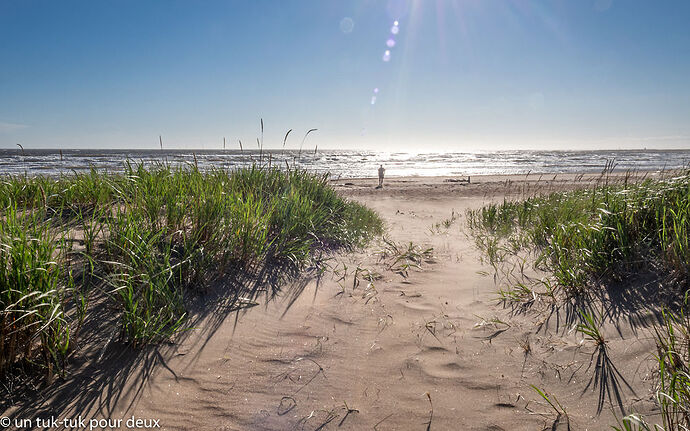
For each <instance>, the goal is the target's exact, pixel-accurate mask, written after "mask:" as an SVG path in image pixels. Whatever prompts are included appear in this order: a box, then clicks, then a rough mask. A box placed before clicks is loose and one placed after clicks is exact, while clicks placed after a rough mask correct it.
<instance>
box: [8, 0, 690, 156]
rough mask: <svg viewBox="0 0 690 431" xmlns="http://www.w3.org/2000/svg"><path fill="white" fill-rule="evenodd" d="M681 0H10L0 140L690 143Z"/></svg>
mask: <svg viewBox="0 0 690 431" xmlns="http://www.w3.org/2000/svg"><path fill="white" fill-rule="evenodd" d="M689 22H690V1H687V0H664V1H658V2H656V1H649V0H351V1H349V0H275V1H270V0H247V1H239V0H237V1H214V0H206V1H191V0H188V1H178V0H165V1H163V0H161V1H147V0H113V1H105V0H102V1H101V0H83V1H80V0H65V1H54V0H45V1H35V0H0V147H4V148H17V147H16V145H17V144H18V143H19V144H22V145H23V146H24V148H27V149H28V148H61V149H67V148H89V149H96V148H104V149H105V148H132V149H144V148H158V146H159V135H160V136H162V140H163V145H164V147H165V148H187V149H217V148H222V146H223V138H224V137H225V138H226V142H227V148H228V149H235V148H237V147H238V141H239V140H241V141H242V142H243V145H244V146H245V148H252V146H256V138H257V137H259V136H260V133H261V128H260V127H261V126H260V122H261V120H262V119H263V122H264V147H266V148H282V146H283V138H284V136H285V133H286V132H287V131H288V130H290V129H292V130H293V131H292V133H291V134H290V135H289V138H288V140H287V143H286V148H298V147H299V146H300V145H301V144H302V138H303V136H304V134H305V133H306V132H307V130H309V129H312V128H315V129H318V130H316V131H315V132H312V133H311V134H310V135H309V137H308V138H307V141H306V142H305V143H304V146H305V147H309V148H313V147H314V146H318V147H319V148H323V149H325V148H332V149H370V150H381V151H395V150H401V151H420V152H424V151H475V150H506V149H557V150H580V149H582V150H586V149H604V148H605V149H626V148H650V149H651V148H659V149H666V148H669V149H671V148H680V149H690V31H688V23H689Z"/></svg>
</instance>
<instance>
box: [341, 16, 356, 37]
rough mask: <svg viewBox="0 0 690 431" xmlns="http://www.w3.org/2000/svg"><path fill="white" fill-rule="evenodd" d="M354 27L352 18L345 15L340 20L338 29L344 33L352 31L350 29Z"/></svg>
mask: <svg viewBox="0 0 690 431" xmlns="http://www.w3.org/2000/svg"><path fill="white" fill-rule="evenodd" d="M354 28H355V22H354V21H352V18H350V17H347V16H346V17H345V18H343V19H342V20H340V31H342V32H343V33H345V34H348V33H352V30H353V29H354Z"/></svg>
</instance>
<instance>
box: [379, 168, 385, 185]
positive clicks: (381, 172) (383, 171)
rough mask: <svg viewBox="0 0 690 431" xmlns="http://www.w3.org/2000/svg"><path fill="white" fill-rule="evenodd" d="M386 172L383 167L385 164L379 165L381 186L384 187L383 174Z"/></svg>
mask: <svg viewBox="0 0 690 431" xmlns="http://www.w3.org/2000/svg"><path fill="white" fill-rule="evenodd" d="M385 173H386V170H385V169H384V168H383V165H381V166H379V187H383V174H385Z"/></svg>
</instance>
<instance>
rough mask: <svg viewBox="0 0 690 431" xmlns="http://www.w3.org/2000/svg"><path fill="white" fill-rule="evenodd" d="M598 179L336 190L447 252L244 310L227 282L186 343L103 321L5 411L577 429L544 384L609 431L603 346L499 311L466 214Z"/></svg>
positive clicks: (376, 261) (634, 405)
mask: <svg viewBox="0 0 690 431" xmlns="http://www.w3.org/2000/svg"><path fill="white" fill-rule="evenodd" d="M650 175H654V174H650ZM596 178H597V176H596V175H586V176H580V175H550V176H542V177H541V178H540V177H539V176H535V177H534V178H532V177H531V176H524V175H522V176H505V177H500V176H495V177H473V178H471V183H469V184H467V183H464V182H450V181H448V180H449V178H440V177H439V178H419V177H418V178H390V179H387V180H386V182H385V185H384V188H383V189H375V188H374V185H376V181H375V180H372V179H358V180H347V181H344V180H341V181H337V182H334V184H333V186H334V187H335V188H336V190H338V192H339V193H340V194H342V195H344V196H346V197H348V198H349V199H354V200H357V201H359V202H361V203H364V204H366V205H367V206H369V207H371V208H373V209H374V210H376V211H377V212H378V213H379V214H380V216H381V217H382V218H383V220H384V221H385V223H386V227H387V230H388V233H387V234H386V237H387V238H389V239H390V240H392V241H393V242H395V243H397V244H399V245H407V244H409V243H410V242H412V243H413V244H414V245H415V246H418V247H419V248H418V249H419V250H425V249H428V248H433V257H431V256H427V257H426V258H425V259H424V262H423V263H422V264H421V267H420V268H409V270H408V271H407V274H401V271H399V270H396V269H395V268H391V265H389V263H387V262H386V259H385V254H383V255H382V252H383V251H384V250H385V248H386V244H385V243H383V241H381V240H378V241H376V242H375V243H373V244H371V245H370V246H369V247H367V248H366V249H365V250H359V251H356V252H354V253H349V254H338V255H335V256H332V257H331V259H330V260H328V267H329V268H328V269H327V270H326V271H325V272H324V273H323V274H322V275H321V277H316V276H315V275H314V274H311V276H309V277H307V278H304V279H300V280H298V281H296V282H294V283H292V284H291V285H290V286H287V287H286V288H285V289H284V290H283V291H282V292H281V293H280V294H279V295H278V297H277V298H275V299H273V300H268V298H266V297H263V296H260V297H259V300H258V304H256V306H253V307H250V308H246V309H244V310H242V311H239V312H237V311H235V310H233V309H229V308H227V307H224V305H223V301H222V287H220V286H219V287H217V288H216V289H215V291H214V290H212V291H211V292H210V293H209V294H208V295H206V296H204V297H202V298H199V299H197V304H196V305H195V307H194V308H193V310H194V312H193V315H192V321H193V324H192V325H191V326H192V327H191V328H190V329H189V330H188V331H186V332H185V333H184V334H183V335H182V336H181V337H179V339H178V342H177V344H172V345H163V346H158V347H147V348H144V350H142V351H132V350H131V349H128V348H123V347H122V346H120V345H118V344H117V343H116V342H113V338H114V337H115V333H114V332H113V331H114V329H113V328H112V327H106V325H105V324H104V325H103V327H102V328H100V329H98V328H94V329H92V330H91V332H90V334H91V335H86V336H83V338H84V339H83V340H82V341H81V347H80V349H81V351H80V354H78V355H76V356H75V359H74V360H73V361H72V363H71V364H70V365H69V367H68V370H67V374H66V375H67V377H66V378H65V379H64V380H62V381H60V380H59V381H57V382H56V383H55V384H54V385H52V386H51V387H49V388H48V389H47V390H39V391H37V392H35V393H34V394H33V395H31V396H30V397H29V398H24V399H22V398H18V399H16V400H8V403H7V404H5V408H6V410H5V412H4V413H3V415H4V416H9V417H12V418H37V417H51V416H54V417H56V418H78V417H81V418H83V419H86V420H87V422H86V423H87V425H88V424H89V422H88V420H91V419H97V420H101V419H102V420H105V419H110V420H111V421H117V420H118V419H122V421H121V422H111V423H106V422H104V421H101V422H100V423H96V422H93V423H92V424H91V425H94V426H95V427H96V428H94V429H102V428H103V425H107V426H109V427H110V426H112V425H115V426H114V428H117V429H127V428H128V425H127V419H131V418H132V416H134V417H135V418H142V419H150V420H156V421H158V424H159V425H160V428H161V429H168V430H183V429H208V430H218V429H223V430H284V429H305V430H315V429H375V430H417V429H438V430H455V429H457V430H459V429H462V430H540V429H559V430H560V429H568V428H567V425H568V424H566V423H565V421H564V420H563V418H561V419H560V420H559V419H558V418H557V414H556V412H555V411H554V410H553V409H552V408H551V407H550V406H549V405H548V404H547V403H546V401H545V400H544V399H543V398H541V397H540V396H539V394H538V393H537V392H536V391H535V390H534V389H533V388H532V387H531V385H535V386H536V387H538V388H540V389H541V390H543V391H546V392H548V393H549V394H552V395H555V397H556V399H557V400H558V401H559V402H560V403H561V404H562V405H563V406H564V407H565V409H566V410H567V413H568V417H569V422H570V423H569V425H570V427H571V428H570V429H582V430H598V429H610V426H611V425H615V424H616V422H615V418H614V414H613V413H616V414H618V415H619V416H620V412H619V411H618V406H617V405H616V403H615V402H614V403H612V404H611V403H610V402H609V401H608V399H607V401H606V402H605V404H604V405H603V409H602V412H601V413H600V414H597V404H598V400H599V399H600V392H599V391H600V388H599V387H596V385H595V384H594V381H593V378H594V377H593V376H594V373H595V368H596V365H595V363H594V359H595V358H594V356H593V354H594V352H595V347H594V346H593V345H592V344H591V342H587V341H585V340H583V337H582V335H579V334H577V333H576V331H574V330H573V325H574V324H573V323H572V320H570V317H572V316H570V317H569V316H568V315H567V310H565V309H563V310H558V309H555V310H554V309H552V310H551V311H550V312H548V313H545V312H543V311H537V310H527V311H523V312H521V311H520V310H518V311H516V310H514V309H511V308H510V307H505V306H503V305H501V304H500V303H499V301H498V300H497V294H496V292H497V289H498V285H497V283H500V280H495V279H494V277H493V273H492V272H491V268H490V267H488V266H487V265H485V264H483V263H482V260H481V256H480V254H479V252H478V251H477V249H476V248H475V245H474V243H473V240H472V238H471V237H470V236H469V235H468V232H467V228H466V226H465V210H466V209H468V208H478V207H480V206H481V205H482V204H484V203H487V202H489V201H496V200H502V199H504V198H512V197H519V196H525V195H532V194H535V193H540V192H542V191H544V192H547V191H554V190H564V189H569V188H577V187H583V186H586V185H587V184H589V183H591V182H592V181H596ZM453 218H454V220H453ZM443 221H447V222H446V223H445V224H444V223H443ZM300 293H301V294H300ZM638 313H639V314H638V317H639V318H636V319H631V318H629V316H627V317H626V316H622V315H621V316H619V317H618V318H616V319H613V318H612V319H608V320H607V321H606V322H605V324H604V327H603V328H604V331H605V334H606V337H607V340H608V344H609V352H610V357H611V360H612V362H613V364H614V365H615V370H617V373H619V377H618V378H617V381H618V382H619V387H618V389H619V390H620V397H621V400H622V402H623V405H624V406H625V408H626V411H627V412H629V411H635V412H640V413H645V414H649V413H651V411H650V409H651V408H652V406H653V398H652V396H653V394H652V392H651V390H652V384H651V382H650V372H651V370H652V369H653V367H654V364H653V363H651V360H652V354H653V353H654V340H653V336H652V335H653V334H652V330H651V328H650V327H649V325H650V324H651V323H652V322H653V321H654V319H655V314H654V311H653V310H651V311H648V312H643V311H639V310H638ZM150 424H153V422H150ZM429 424H430V428H429Z"/></svg>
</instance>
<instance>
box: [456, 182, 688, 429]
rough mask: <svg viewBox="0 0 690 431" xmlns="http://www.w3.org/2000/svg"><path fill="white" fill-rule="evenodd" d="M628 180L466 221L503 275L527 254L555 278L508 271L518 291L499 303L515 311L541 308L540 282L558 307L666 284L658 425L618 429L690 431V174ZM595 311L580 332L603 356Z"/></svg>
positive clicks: (630, 421) (505, 291) (637, 422)
mask: <svg viewBox="0 0 690 431" xmlns="http://www.w3.org/2000/svg"><path fill="white" fill-rule="evenodd" d="M629 179H630V178H629V177H627V176H625V177H623V179H622V181H618V182H610V181H609V179H608V178H607V177H606V176H605V175H604V176H602V181H600V182H599V183H598V184H597V185H596V186H594V187H592V188H589V189H583V190H576V191H568V192H554V193H550V194H546V195H537V196H532V197H528V198H526V199H522V200H515V201H508V200H504V201H503V202H502V203H497V204H489V205H486V206H484V207H483V208H481V209H478V210H469V211H468V212H467V223H468V227H469V228H470V230H471V232H472V235H473V236H474V238H475V240H476V244H477V245H478V246H479V248H480V249H482V250H483V252H484V254H485V256H486V258H487V260H488V262H489V263H490V264H491V265H493V266H494V268H495V269H496V270H497V272H499V268H500V267H501V265H503V264H504V263H505V262H506V261H508V260H510V259H517V260H518V261H519V262H521V263H522V264H523V265H524V262H525V257H524V256H529V257H530V260H531V261H532V262H534V267H535V269H536V270H537V272H538V273H547V274H549V275H550V278H541V279H537V278H532V279H531V281H532V283H531V284H530V283H529V281H527V280H529V279H530V278H529V277H525V276H524V268H523V267H522V266H520V267H519V268H520V273H521V276H520V277H518V276H515V275H513V274H510V273H511V271H513V270H514V268H516V265H513V266H512V267H510V266H509V265H508V267H509V268H510V269H508V270H507V271H504V272H508V273H509V274H508V275H509V276H508V277H506V278H507V279H509V280H512V282H513V286H510V287H508V288H501V297H502V298H503V300H506V301H510V302H513V303H525V302H527V301H534V300H535V298H537V297H539V296H538V294H537V293H536V287H537V285H538V284H540V283H541V284H543V285H544V286H546V287H547V288H546V293H544V292H540V293H539V295H541V296H544V295H546V296H548V297H550V298H551V299H552V300H556V297H557V295H559V294H560V295H561V297H562V298H564V299H565V300H568V299H572V298H575V297H577V298H586V299H589V298H599V299H603V300H606V299H605V297H606V296H605V295H603V294H602V292H601V290H602V288H603V287H604V286H606V285H608V284H612V283H613V284H618V285H620V284H621V283H623V284H630V285H631V286H632V283H633V282H634V281H635V279H636V277H638V276H639V275H640V274H643V273H646V274H653V275H654V276H655V277H656V279H657V280H658V281H659V283H658V285H659V286H661V288H660V289H661V292H658V294H659V296H657V297H656V299H654V301H655V302H656V301H658V300H659V299H660V298H664V300H665V304H666V308H665V310H664V312H663V323H662V324H661V325H658V326H657V327H656V344H657V355H656V359H657V364H658V374H657V379H656V381H657V383H656V388H655V389H656V390H655V393H656V399H657V403H658V406H659V410H660V412H661V424H659V425H654V426H652V425H649V424H648V423H647V422H645V421H644V418H642V417H640V416H639V415H634V414H633V415H629V416H626V417H625V418H624V419H623V420H622V421H620V423H619V427H614V428H615V429H621V430H623V429H624V430H633V429H639V430H642V429H645V430H647V429H659V430H662V429H663V430H666V431H671V430H686V429H690V319H688V317H687V310H688V296H689V293H690V290H688V288H689V287H690V277H689V276H690V248H689V242H690V238H689V236H688V234H689V233H690V171H684V172H680V173H677V175H675V176H671V177H666V178H659V179H645V180H643V181H640V182H635V181H629ZM542 290H543V289H542ZM576 303H577V302H576ZM643 303H644V300H641V301H640V302H639V304H641V305H640V306H643V305H642V304H643ZM588 313H589V312H588V311H587V310H586V309H583V310H580V313H579V314H580V316H581V317H582V318H581V323H580V324H579V325H578V326H577V329H578V331H580V332H582V333H583V334H585V335H586V336H587V337H588V338H591V339H592V340H594V341H595V343H596V344H597V345H598V346H599V347H600V349H599V350H600V351H603V352H604V353H605V352H606V349H605V346H606V342H605V340H604V338H603V336H602V334H601V333H600V331H599V329H598V324H597V323H596V322H595V319H594V318H593V317H592V315H591V314H588ZM599 356H600V357H601V356H602V355H599ZM603 356H604V357H605V358H606V357H607V355H606V354H604V355H603ZM598 368H599V367H598ZM600 402H601V400H600ZM600 408H601V406H600Z"/></svg>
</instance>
